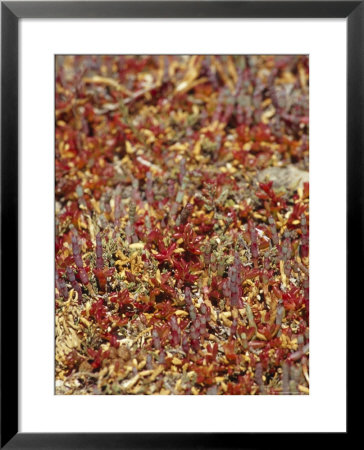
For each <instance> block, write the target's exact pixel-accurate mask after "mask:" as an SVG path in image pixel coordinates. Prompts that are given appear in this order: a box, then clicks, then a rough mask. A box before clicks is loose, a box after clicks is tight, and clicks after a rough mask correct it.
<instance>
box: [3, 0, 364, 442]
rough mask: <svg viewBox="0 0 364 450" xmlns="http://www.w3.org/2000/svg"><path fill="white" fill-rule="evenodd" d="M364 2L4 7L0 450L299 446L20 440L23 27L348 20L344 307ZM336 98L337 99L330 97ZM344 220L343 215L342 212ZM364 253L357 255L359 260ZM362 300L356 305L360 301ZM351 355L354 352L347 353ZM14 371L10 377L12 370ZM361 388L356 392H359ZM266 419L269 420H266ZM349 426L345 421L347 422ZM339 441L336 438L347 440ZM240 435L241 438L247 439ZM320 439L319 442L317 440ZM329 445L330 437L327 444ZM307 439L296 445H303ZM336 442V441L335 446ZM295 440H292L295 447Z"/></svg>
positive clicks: (350, 269) (355, 235) (357, 154)
mask: <svg viewBox="0 0 364 450" xmlns="http://www.w3.org/2000/svg"><path fill="white" fill-rule="evenodd" d="M363 3H364V2H363V1H214V2H211V1H196V2H182V1H176V2H173V1H168V2H163V1H147V2H145V1H134V2H133V1H124V2H102V1H96V2H77V1H75V2H73V1H71V2H61V1H59V2H57V1H56V2H43V1H42V2H1V259H0V264H1V291H0V292H1V310H0V312H1V374H0V376H1V378H0V381H1V442H0V446H1V448H6V449H28V448H29V449H33V448H34V449H35V448H39V449H40V448H47V449H48V448H49V449H50V448H52V449H66V448H77V449H78V448H79V449H81V448H82V449H99V448H100V449H101V448H110V449H111V448H113V449H114V448H128V449H134V448H158V449H162V448H174V449H177V448H178V449H179V448H257V447H260V446H261V445H262V444H263V441H264V442H267V443H269V442H271V443H273V445H274V444H275V442H277V444H279V446H280V447H281V448H285V447H286V446H288V445H289V446H292V447H293V446H295V445H293V442H297V439H298V438H297V436H294V437H292V436H291V435H289V434H287V435H283V434H282V435H281V434H279V436H277V435H271V434H268V433H264V434H255V433H244V435H243V433H216V434H215V433H213V434H211V433H193V434H191V433H182V434H181V433H173V434H171V433H138V434H132V433H108V434H106V433H68V434H50V433H19V432H18V413H19V410H18V401H19V398H18V377H17V376H16V375H15V374H17V373H18V338H17V336H18V331H19V330H18V324H14V323H13V321H9V320H8V318H9V317H17V316H18V301H17V300H18V282H19V279H18V270H17V267H18V250H19V248H18V196H19V193H18V183H19V181H20V180H19V178H18V53H19V43H18V22H19V19H21V18H117V17H120V18H347V33H348V34H347V75H348V78H347V80H348V85H347V208H346V213H347V286H348V287H347V299H346V300H347V304H348V299H349V298H352V299H353V300H354V298H353V297H354V296H355V295H356V290H357V289H358V287H357V284H358V282H359V280H360V279H361V277H362V273H363V262H362V261H363V259H362V258H361V255H362V254H363V211H364V209H363V202H364V198H363V177H362V173H364V171H363V169H364V166H363V144H364V127H363V119H364V4H363ZM333 95H334V93H333ZM340 213H343V210H341V211H340ZM358 253H359V255H358ZM357 300H359V299H357ZM348 348H349V347H348ZM9 367H11V370H8V368H9ZM354 385H356V384H354ZM263 416H264V415H263ZM347 418H348V415H347ZM348 431H349V423H348V420H347V432H346V433H339V436H337V438H339V441H338V442H340V438H342V437H345V438H346V437H347V436H348ZM242 435H243V436H242ZM318 437H319V436H318V435H317V434H316V436H315V439H316V440H317V438H318ZM322 437H323V439H326V437H325V436H322ZM308 438H310V436H309V433H307V434H305V435H303V436H302V437H300V438H299V439H300V440H299V445H301V444H303V443H304V442H305V440H306V439H308ZM337 438H335V439H337ZM292 439H293V440H292Z"/></svg>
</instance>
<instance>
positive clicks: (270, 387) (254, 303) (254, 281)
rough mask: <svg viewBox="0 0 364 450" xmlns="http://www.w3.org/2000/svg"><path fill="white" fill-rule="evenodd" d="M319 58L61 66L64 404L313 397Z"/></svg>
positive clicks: (60, 371)
mask: <svg viewBox="0 0 364 450" xmlns="http://www.w3.org/2000/svg"><path fill="white" fill-rule="evenodd" d="M308 93H309V70H308V57H306V56H287V55H284V56H254V55H249V56H226V55H223V56H213V55H207V56H206V55H201V56H199V55H194V56H181V55H179V56H165V55H164V56H155V55H153V56H110V55H109V56H58V57H57V58H56V92H55V121H56V128H55V147H56V149H55V174H56V186H55V196H56V198H55V204H56V209H55V211H56V218H55V246H56V252H55V256H56V261H55V330H56V345H55V356H56V363H55V384H56V393H57V394H174V395H185V394H193V395H200V394H201V395H204V394H217V395H223V394H227V395H259V394H273V395H276V394H308V393H309V378H308V367H309V184H308V154H309V142H308V126H309V120H308Z"/></svg>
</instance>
